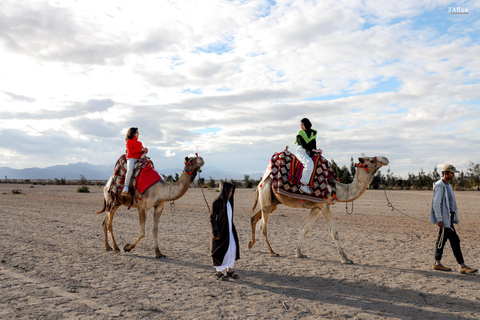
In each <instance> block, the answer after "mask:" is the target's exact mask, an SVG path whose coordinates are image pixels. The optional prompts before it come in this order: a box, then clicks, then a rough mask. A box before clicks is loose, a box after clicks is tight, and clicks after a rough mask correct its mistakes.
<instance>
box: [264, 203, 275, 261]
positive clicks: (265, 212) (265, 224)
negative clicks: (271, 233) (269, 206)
mask: <svg viewBox="0 0 480 320" xmlns="http://www.w3.org/2000/svg"><path fill="white" fill-rule="evenodd" d="M261 211H262V219H263V223H262V227H261V228H260V231H261V232H262V236H263V239H265V244H266V245H267V247H268V251H269V252H270V256H271V257H277V256H278V254H276V253H275V252H274V251H273V249H272V246H271V245H270V242H269V241H268V236H267V223H268V212H267V211H266V210H265V209H263V208H262V210H261Z"/></svg>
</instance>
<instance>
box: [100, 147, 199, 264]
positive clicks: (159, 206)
mask: <svg viewBox="0 0 480 320" xmlns="http://www.w3.org/2000/svg"><path fill="white" fill-rule="evenodd" d="M204 163H205V162H204V161H203V159H202V158H201V157H198V156H196V157H191V158H188V157H185V168H184V169H183V172H182V175H181V176H180V178H179V179H178V180H177V182H175V183H173V184H167V183H164V182H160V181H159V182H156V183H154V184H153V185H152V186H151V187H150V188H148V189H147V190H146V191H145V192H144V194H143V195H141V194H140V193H139V192H138V190H135V195H134V199H135V201H134V202H133V204H132V207H133V208H137V209H138V219H139V222H140V235H139V236H138V238H137V239H136V240H135V241H134V242H133V243H132V244H127V245H125V247H124V248H123V249H124V250H125V252H129V251H131V250H133V249H134V248H135V246H136V245H137V244H138V243H139V242H140V240H142V239H143V238H144V237H145V220H146V218H147V212H148V211H149V210H150V209H151V208H154V212H153V230H152V231H153V239H154V241H155V258H157V259H160V258H163V257H165V255H163V254H162V253H161V252H160V249H159V247H158V237H157V236H158V221H159V220H160V216H161V215H162V211H163V206H164V204H165V202H168V201H174V200H177V199H179V198H181V197H182V196H183V195H184V194H185V193H186V192H187V190H188V188H189V187H190V185H191V183H192V182H193V181H194V180H195V177H196V176H197V172H198V171H200V169H201V167H202V166H203V165H204ZM107 189H108V188H107V186H105V187H104V199H103V209H102V210H100V211H98V212H96V214H100V213H102V212H105V211H106V204H107V199H108V190H107ZM118 201H119V202H120V204H118V205H116V206H114V207H113V208H112V209H111V210H110V211H107V212H106V215H105V219H104V220H103V223H102V225H103V235H104V237H105V250H106V251H112V247H110V244H109V243H108V232H110V236H111V238H112V243H113V250H115V251H116V252H119V251H120V249H119V248H118V245H117V243H116V241H115V237H114V236H113V224H112V222H113V216H114V215H115V212H116V211H117V209H118V208H119V207H120V206H121V205H124V206H130V204H131V203H132V198H131V197H130V196H122V195H120V196H119V197H118Z"/></svg>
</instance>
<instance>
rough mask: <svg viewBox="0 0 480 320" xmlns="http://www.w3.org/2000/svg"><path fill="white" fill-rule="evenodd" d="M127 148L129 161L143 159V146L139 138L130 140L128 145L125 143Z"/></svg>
mask: <svg viewBox="0 0 480 320" xmlns="http://www.w3.org/2000/svg"><path fill="white" fill-rule="evenodd" d="M125 146H126V147H127V159H132V158H133V159H140V158H141V157H142V155H143V152H142V149H143V145H142V143H141V142H140V141H138V139H137V137H133V138H132V139H128V140H127V143H125Z"/></svg>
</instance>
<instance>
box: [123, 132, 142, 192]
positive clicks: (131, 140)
mask: <svg viewBox="0 0 480 320" xmlns="http://www.w3.org/2000/svg"><path fill="white" fill-rule="evenodd" d="M139 135H140V133H139V132H138V128H135V127H132V128H130V129H129V130H128V132H127V136H126V137H125V141H127V142H126V143H125V145H126V147H127V175H126V177H125V186H124V188H123V191H122V195H125V196H126V195H127V194H128V185H129V184H130V179H131V178H132V173H133V167H134V166H135V163H137V161H138V160H140V158H141V157H142V155H143V154H144V153H147V152H148V149H147V148H144V147H143V145H142V143H141V142H140V141H138V136H139Z"/></svg>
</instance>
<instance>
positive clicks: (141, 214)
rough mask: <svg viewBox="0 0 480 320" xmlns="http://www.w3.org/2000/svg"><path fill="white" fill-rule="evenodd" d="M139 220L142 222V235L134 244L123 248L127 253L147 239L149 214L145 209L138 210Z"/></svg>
mask: <svg viewBox="0 0 480 320" xmlns="http://www.w3.org/2000/svg"><path fill="white" fill-rule="evenodd" d="M138 220H139V222H140V234H139V236H138V238H137V240H135V242H134V243H132V244H127V245H125V247H124V248H123V250H125V252H128V251H131V250H133V249H134V248H135V247H136V246H137V244H138V243H139V242H140V240H142V239H143V238H145V221H146V220H147V212H146V211H145V209H143V208H142V209H140V208H138Z"/></svg>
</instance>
